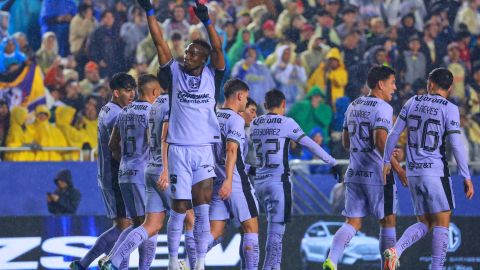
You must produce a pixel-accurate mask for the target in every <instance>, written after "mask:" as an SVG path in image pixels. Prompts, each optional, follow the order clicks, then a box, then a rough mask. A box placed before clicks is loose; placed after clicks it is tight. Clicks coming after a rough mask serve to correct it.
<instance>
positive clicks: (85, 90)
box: [79, 61, 105, 96]
mask: <svg viewBox="0 0 480 270" xmlns="http://www.w3.org/2000/svg"><path fill="white" fill-rule="evenodd" d="M104 83H105V80H104V79H102V78H100V72H99V71H98V65H97V63H95V62H93V61H90V62H88V63H87V64H86V65H85V79H83V80H82V81H81V82H80V84H79V86H80V92H81V93H82V95H83V96H89V95H91V94H92V93H93V90H94V89H95V88H96V87H98V86H99V85H102V84H104Z"/></svg>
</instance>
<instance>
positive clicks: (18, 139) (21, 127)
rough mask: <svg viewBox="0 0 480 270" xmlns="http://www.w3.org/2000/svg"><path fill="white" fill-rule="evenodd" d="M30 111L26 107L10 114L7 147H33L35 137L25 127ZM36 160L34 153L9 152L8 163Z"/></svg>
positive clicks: (15, 108)
mask: <svg viewBox="0 0 480 270" xmlns="http://www.w3.org/2000/svg"><path fill="white" fill-rule="evenodd" d="M27 116H28V111H27V109H26V108H24V107H14V108H13V109H12V111H11V112H10V129H9V130H8V135H7V140H6V146H7V147H21V146H26V145H31V144H32V142H33V136H32V133H31V132H30V130H29V129H27V128H26V126H25V121H26V120H27ZM34 159H35V154H34V152H33V151H20V152H7V153H5V160H6V161H32V160H34Z"/></svg>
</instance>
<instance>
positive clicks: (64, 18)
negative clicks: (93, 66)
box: [40, 0, 77, 57]
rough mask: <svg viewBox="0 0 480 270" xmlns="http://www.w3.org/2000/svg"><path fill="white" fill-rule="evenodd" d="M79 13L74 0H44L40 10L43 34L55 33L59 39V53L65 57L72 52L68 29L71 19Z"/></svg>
mask: <svg viewBox="0 0 480 270" xmlns="http://www.w3.org/2000/svg"><path fill="white" fill-rule="evenodd" d="M76 13H77V6H76V4H75V1H73V0H44V1H43V2H42V10H41V12H40V25H41V27H42V34H44V35H45V33H47V32H53V33H55V35H56V37H57V39H58V53H59V54H60V55H61V56H63V57H65V56H68V55H69V53H70V45H69V44H68V29H69V26H70V21H71V20H72V18H73V16H75V14H76Z"/></svg>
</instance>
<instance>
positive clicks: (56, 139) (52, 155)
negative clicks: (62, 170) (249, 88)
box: [30, 105, 67, 161]
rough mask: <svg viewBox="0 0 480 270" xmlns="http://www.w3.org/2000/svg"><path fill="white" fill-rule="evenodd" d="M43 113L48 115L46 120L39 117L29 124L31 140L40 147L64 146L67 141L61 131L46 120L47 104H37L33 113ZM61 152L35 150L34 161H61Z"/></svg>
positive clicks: (48, 112) (48, 113)
mask: <svg viewBox="0 0 480 270" xmlns="http://www.w3.org/2000/svg"><path fill="white" fill-rule="evenodd" d="M40 113H45V114H47V115H48V117H47V118H46V120H43V121H41V120H40V119H39V118H37V119H35V122H34V123H33V124H32V125H30V129H31V130H32V132H33V141H34V142H35V143H36V144H38V145H40V146H41V147H65V146H67V141H66V140H65V137H64V136H63V134H62V132H61V131H60V130H59V129H58V128H57V127H56V126H55V125H54V124H51V123H49V122H48V119H49V118H50V111H49V110H48V108H47V106H45V105H39V106H37V107H36V108H35V115H37V116H38V115H39V114H40ZM63 153H64V152H60V151H37V152H36V154H35V160H36V161H62V160H63Z"/></svg>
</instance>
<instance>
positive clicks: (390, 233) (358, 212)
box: [323, 66, 406, 270]
mask: <svg viewBox="0 0 480 270" xmlns="http://www.w3.org/2000/svg"><path fill="white" fill-rule="evenodd" d="M367 85H368V87H369V88H370V93H369V95H368V96H365V97H359V98H357V99H356V100H354V101H353V102H352V103H351V104H350V105H349V106H348V108H347V111H346V113H345V120H344V123H343V146H344V147H345V148H346V149H348V150H349V151H350V162H349V165H348V169H347V173H346V177H345V185H346V191H345V209H344V211H343V215H344V216H345V217H346V222H345V223H344V224H343V226H342V227H341V228H340V229H339V230H338V231H337V232H336V233H335V236H334V237H333V241H332V247H331V248H330V252H329V254H328V258H327V260H326V261H325V262H324V264H323V269H325V270H327V269H328V270H335V269H337V263H338V260H339V259H340V257H341V256H342V254H343V251H344V249H345V247H346V246H347V245H348V243H349V242H350V240H351V239H352V237H354V236H355V234H356V233H357V231H359V230H360V228H361V226H362V219H363V218H364V217H366V216H367V215H369V214H371V215H373V216H374V217H375V218H376V219H377V220H378V221H379V223H380V249H381V250H385V248H388V247H392V246H393V245H395V241H396V233H395V213H396V209H395V208H396V207H395V205H396V195H395V194H396V190H395V183H394V180H393V175H390V176H389V177H388V181H387V182H386V183H384V182H383V171H382V170H383V160H382V157H383V150H384V147H385V141H386V139H387V135H388V130H390V128H391V125H392V117H393V109H392V106H390V104H388V102H389V101H391V100H392V95H393V93H394V92H395V90H396V89H397V88H396V86H395V71H394V70H393V69H391V68H389V67H386V66H374V67H372V68H371V69H370V71H369V72H368V77H367ZM395 161H396V160H395ZM393 164H394V165H395V167H394V168H395V170H396V172H397V173H398V174H399V176H400V177H401V178H402V179H403V180H402V181H406V178H405V171H404V170H403V168H402V167H401V166H400V165H399V164H398V162H395V163H393Z"/></svg>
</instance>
